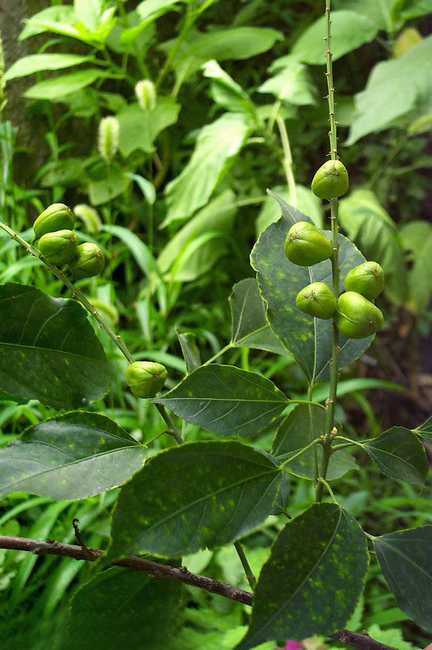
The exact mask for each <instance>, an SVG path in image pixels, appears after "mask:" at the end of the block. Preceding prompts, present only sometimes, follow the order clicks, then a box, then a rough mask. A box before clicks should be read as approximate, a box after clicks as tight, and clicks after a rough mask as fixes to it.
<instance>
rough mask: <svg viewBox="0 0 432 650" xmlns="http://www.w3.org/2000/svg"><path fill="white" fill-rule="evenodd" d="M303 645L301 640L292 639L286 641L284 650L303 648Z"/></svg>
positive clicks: (299, 649) (300, 649)
mask: <svg viewBox="0 0 432 650" xmlns="http://www.w3.org/2000/svg"><path fill="white" fill-rule="evenodd" d="M302 648H303V646H302V644H301V643H300V641H293V640H292V639H290V640H289V641H287V642H286V643H285V648H284V650H302Z"/></svg>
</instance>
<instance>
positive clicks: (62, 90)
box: [24, 68, 105, 101]
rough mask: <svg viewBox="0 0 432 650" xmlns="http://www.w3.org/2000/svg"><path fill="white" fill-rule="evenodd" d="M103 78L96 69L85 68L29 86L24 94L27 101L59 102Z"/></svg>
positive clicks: (101, 72) (102, 73)
mask: <svg viewBox="0 0 432 650" xmlns="http://www.w3.org/2000/svg"><path fill="white" fill-rule="evenodd" d="M103 76H105V73H104V72H103V71H102V70H100V69H98V68H87V69H85V70H80V71H79V72H71V73H70V74H65V75H63V76H61V77H55V78H54V79H47V80H46V81H40V82H39V83H37V84H35V85H34V86H31V87H30V88H29V89H28V90H26V92H25V93H24V97H28V98H29V99H49V100H51V101H57V100H61V99H62V98H63V97H66V95H70V94H71V93H76V92H77V91H78V90H81V89H82V88H85V87H86V86H90V84H92V83H93V82H94V81H96V79H100V78H101V77H103Z"/></svg>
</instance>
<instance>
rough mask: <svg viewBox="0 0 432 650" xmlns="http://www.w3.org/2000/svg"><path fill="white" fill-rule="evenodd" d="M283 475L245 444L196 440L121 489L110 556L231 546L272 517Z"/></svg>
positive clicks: (148, 466) (158, 460)
mask: <svg viewBox="0 0 432 650" xmlns="http://www.w3.org/2000/svg"><path fill="white" fill-rule="evenodd" d="M281 479H282V472H281V471H280V470H279V469H278V467H277V466H276V465H275V464H274V461H273V460H272V459H271V458H269V457H268V456H267V455H265V454H263V453H261V452H259V451H256V450H254V449H253V448H251V447H249V446H247V445H243V444H240V443H239V442H194V443H190V444H186V445H181V446H180V447H174V448H171V449H169V450H168V451H165V452H162V453H161V454H158V455H157V456H155V457H154V458H152V459H151V460H149V461H148V462H147V463H146V464H145V466H144V467H143V469H142V470H141V471H140V472H139V473H138V474H136V475H135V476H134V478H133V479H132V481H131V482H130V483H128V484H127V485H126V486H125V487H124V488H123V489H122V491H121V494H120V497H119V500H118V503H117V508H116V510H115V513H114V517H113V526H112V540H113V541H112V547H111V550H110V556H111V557H112V558H115V557H119V556H123V555H129V554H130V553H132V554H137V553H138V554H139V553H147V552H148V553H154V554H157V555H162V556H166V557H178V556H181V555H185V554H188V553H195V552H196V551H199V550H200V549H202V548H206V547H207V548H214V547H215V546H222V545H223V544H228V543H230V542H232V541H234V540H236V539H238V538H239V537H241V536H242V535H244V534H246V533H247V532H248V531H250V530H251V529H253V528H254V527H256V526H257V525H259V524H260V523H261V522H262V521H264V520H265V519H266V517H267V516H268V515H269V514H270V513H271V512H272V510H273V505H274V503H275V500H276V497H277V494H278V491H279V487H280V483H281Z"/></svg>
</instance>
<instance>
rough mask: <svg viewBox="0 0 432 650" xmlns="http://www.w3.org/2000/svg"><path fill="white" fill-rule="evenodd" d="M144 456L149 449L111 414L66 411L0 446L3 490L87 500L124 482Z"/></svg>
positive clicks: (0, 479)
mask: <svg viewBox="0 0 432 650" xmlns="http://www.w3.org/2000/svg"><path fill="white" fill-rule="evenodd" d="M143 460H144V448H143V447H142V446H141V445H138V444H137V442H136V441H135V440H134V439H133V438H131V437H130V436H129V435H128V434H127V433H126V432H125V431H123V429H120V427H118V426H117V424H116V423H115V422H113V421H112V420H110V419H109V418H106V417H104V416H102V415H97V414H96V413H85V412H83V411H76V412H74V413H67V414H66V415H62V416H59V417H56V418H54V419H53V420H47V421H46V422H42V423H41V424H37V425H36V426H34V427H31V428H30V429H28V430H27V431H26V432H25V433H24V435H23V436H21V438H20V439H19V440H18V441H16V442H14V443H13V444H12V445H10V446H9V447H5V448H4V449H1V450H0V494H8V493H10V492H30V493H32V494H39V495H41V496H48V497H51V498H52V499H83V498H85V497H89V496H94V495H95V494H100V493H102V492H105V491H106V490H110V489H111V488H113V487H117V486H118V485H121V484H122V483H124V482H125V481H127V480H128V479H129V478H130V477H131V476H132V474H134V473H135V472H136V471H137V470H138V469H139V468H140V467H141V465H142V464H143Z"/></svg>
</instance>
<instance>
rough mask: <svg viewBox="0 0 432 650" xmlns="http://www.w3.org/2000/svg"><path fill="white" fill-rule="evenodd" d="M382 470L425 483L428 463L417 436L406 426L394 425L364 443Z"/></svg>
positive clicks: (407, 479) (404, 479) (385, 472)
mask: <svg viewBox="0 0 432 650" xmlns="http://www.w3.org/2000/svg"><path fill="white" fill-rule="evenodd" d="M364 448H365V450H366V451H367V453H368V454H369V456H370V457H371V458H372V459H373V460H374V461H375V462H376V464H377V465H378V466H379V468H380V469H381V471H382V472H383V473H384V474H386V475H387V476H389V477H390V478H394V479H396V480H398V481H407V482H408V483H414V485H423V484H424V482H425V480H426V476H427V473H428V463H427V460H426V454H425V452H424V449H423V446H422V444H421V442H420V441H419V439H418V438H417V436H416V435H415V434H414V433H412V431H410V430H409V429H405V428H404V427H392V428H391V429H388V431H384V433H382V434H381V435H380V436H378V437H377V438H374V439H373V440H371V441H368V442H366V443H365V444H364Z"/></svg>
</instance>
